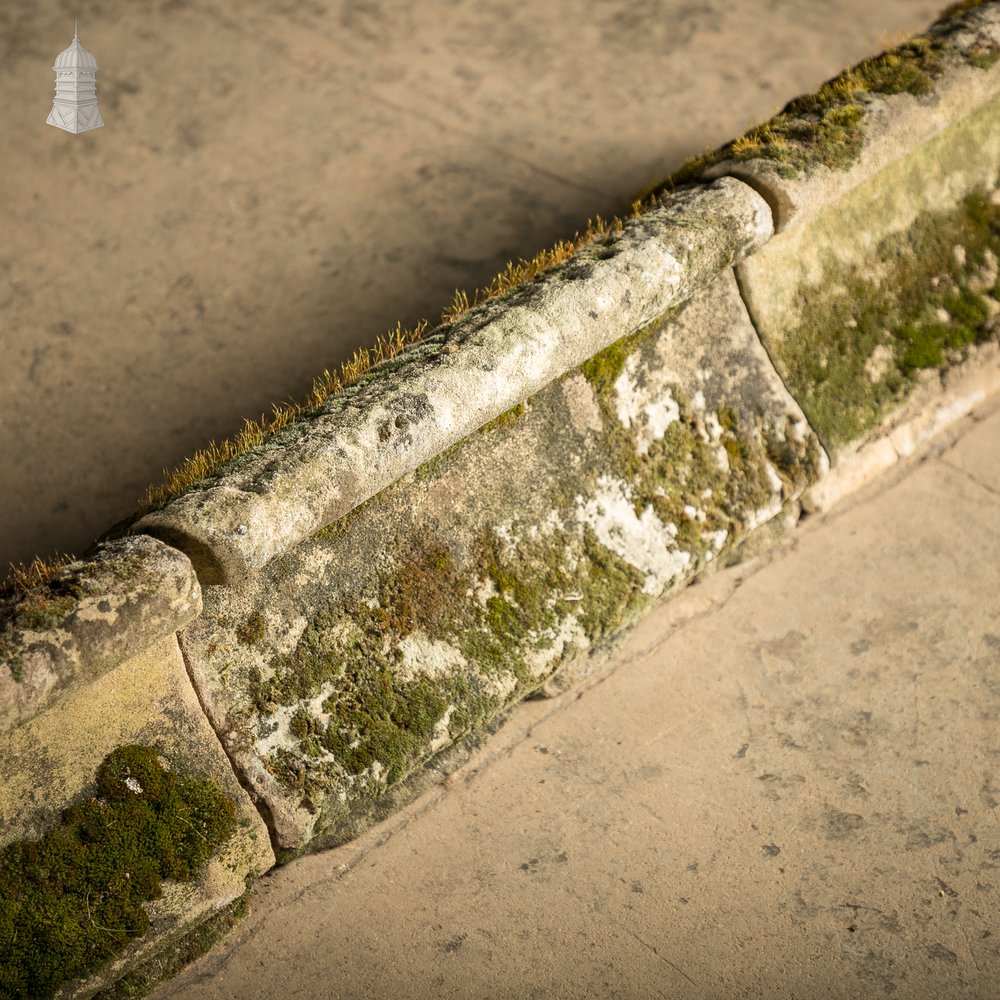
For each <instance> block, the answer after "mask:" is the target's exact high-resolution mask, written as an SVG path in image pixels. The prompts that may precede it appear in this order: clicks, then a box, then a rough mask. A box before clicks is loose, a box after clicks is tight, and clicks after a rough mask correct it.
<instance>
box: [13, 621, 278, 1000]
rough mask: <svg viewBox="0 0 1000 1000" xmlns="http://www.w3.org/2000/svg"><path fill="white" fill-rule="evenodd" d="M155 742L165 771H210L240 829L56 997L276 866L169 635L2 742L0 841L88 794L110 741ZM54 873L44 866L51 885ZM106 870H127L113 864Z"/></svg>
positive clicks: (24, 833)
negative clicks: (115, 948) (116, 948)
mask: <svg viewBox="0 0 1000 1000" xmlns="http://www.w3.org/2000/svg"><path fill="white" fill-rule="evenodd" d="M127 744H142V745H145V746H152V747H155V749H156V751H157V754H158V755H159V756H160V757H161V759H162V760H163V761H164V762H165V763H166V765H167V766H169V767H170V768H171V769H173V770H175V771H177V772H178V773H183V774H186V775H199V776H201V777H206V778H210V779H211V780H212V781H213V782H214V783H215V785H216V787H217V788H218V789H220V790H221V791H222V792H223V793H224V794H225V795H226V796H227V797H228V798H229V799H230V800H231V801H232V802H233V803H234V804H235V806H236V814H237V818H238V827H237V830H236V832H235V833H234V834H233V835H232V837H231V838H230V839H229V841H228V842H226V843H225V844H224V845H223V846H222V847H221V848H220V850H219V851H218V852H217V853H216V855H215V856H214V857H213V858H211V859H210V860H209V862H208V863H207V864H206V866H205V868H204V869H203V870H202V871H201V873H200V875H199V876H198V877H197V878H196V879H195V880H194V881H192V882H188V883H181V882H165V883H164V886H163V895H162V896H161V897H160V898H159V899H156V900H153V901H152V902H150V903H148V904H146V906H147V912H148V914H149V917H150V928H149V930H148V931H147V932H146V933H145V934H144V935H142V936H141V937H139V938H136V939H135V940H134V942H133V943H132V944H131V945H130V946H129V947H128V949H127V950H126V951H125V952H123V953H122V954H121V955H120V956H119V957H118V958H117V959H115V960H113V961H111V962H109V963H108V965H107V966H105V968H104V969H103V970H102V971H101V972H100V973H99V974H97V975H95V976H94V977H92V978H91V979H89V980H87V981H86V982H85V983H79V982H74V983H72V984H69V985H67V986H66V987H65V988H64V989H63V990H62V991H60V998H61V1000H64V998H70V997H89V996H91V995H92V994H93V993H94V992H95V991H96V990H97V989H98V988H100V987H101V986H104V985H106V984H107V983H109V982H113V981H114V980H115V979H117V978H118V977H120V976H121V975H122V974H124V973H125V972H126V971H128V969H129V968H131V967H132V966H133V965H134V964H135V963H137V962H139V961H141V960H143V959H144V958H145V957H147V956H149V955H150V954H151V953H155V952H156V951H157V950H158V949H161V948H164V947H166V946H168V945H170V944H171V942H172V941H174V940H175V939H176V938H177V936H178V935H180V934H182V933H183V932H184V931H186V930H190V929H191V928H192V927H193V926H195V925H196V924H197V923H198V922H199V921H200V920H202V919H204V918H206V917H208V916H210V915H211V914H212V913H214V912H215V911H217V910H218V909H219V908H221V907H223V906H226V905H227V904H228V903H230V902H232V901H233V900H235V899H237V898H238V897H240V896H242V895H243V893H244V892H245V891H246V888H247V886H248V884H249V882H252V880H253V879H255V878H257V877H259V876H260V875H262V874H263V873H264V872H265V871H267V870H268V869H269V868H270V867H271V866H272V865H273V864H274V854H273V853H272V851H271V845H270V841H269V837H268V832H267V828H266V826H265V825H264V822H263V821H262V819H261V818H260V815H259V814H258V813H257V810H256V809H255V808H254V807H253V805H252V803H251V802H250V799H249V797H248V796H247V794H246V793H245V792H244V791H243V789H242V788H241V787H240V785H239V782H238V781H237V780H236V776H235V775H234V773H233V770H232V767H231V766H230V764H229V761H228V760H227V759H226V755H225V753H223V750H222V747H221V746H220V745H219V741H218V739H217V738H216V736H215V733H214V732H213V731H212V728H211V726H210V725H209V723H208V720H207V719H206V718H205V714H204V712H203V711H202V709H201V706H200V705H199V704H198V699H197V697H196V695H195V692H194V690H193V688H192V687H191V683H190V681H189V679H188V676H187V673H186V671H185V668H184V662H183V659H182V657H181V652H180V649H179V648H178V645H177V639H176V637H175V636H174V635H168V636H166V637H165V638H161V639H159V640H158V641H156V642H155V643H153V644H152V645H151V646H149V647H148V648H147V649H145V650H144V651H143V652H141V653H139V654H138V655H136V656H131V657H129V658H127V659H125V660H124V661H123V662H121V663H120V664H119V665H118V666H117V667H116V669H114V670H108V671H106V672H104V673H103V674H100V675H99V676H95V677H93V678H91V680H90V683H89V684H87V686H86V687H82V688H81V687H76V688H73V689H70V690H69V691H67V692H66V693H65V694H64V696H63V697H62V698H60V699H59V700H58V701H57V702H54V703H52V704H50V705H48V706H47V707H46V709H45V711H43V712H41V713H39V714H37V715H35V716H34V717H33V718H32V719H30V720H29V721H27V722H26V723H25V724H23V725H21V726H18V727H17V728H15V729H13V730H12V731H10V732H9V733H5V734H4V738H3V739H2V740H0V846H4V845H7V844H9V843H11V842H12V841H15V840H19V839H22V838H30V839H37V838H40V837H42V836H44V835H45V833H46V832H47V831H48V830H49V829H51V827H52V826H53V824H55V823H56V822H57V821H58V818H59V815H60V813H61V812H62V810H63V809H65V808H67V807H68V806H70V805H72V804H74V803H76V802H79V801H81V800H82V799H85V798H87V797H88V796H90V795H92V794H93V793H94V783H95V775H96V772H97V769H98V767H99V765H100V763H101V762H102V761H103V759H104V758H105V757H106V756H107V755H108V754H109V753H110V752H111V751H112V750H114V749H115V748H116V747H119V746H123V745H127ZM59 877H60V875H59V872H56V871H53V872H50V878H51V880H52V884H53V886H54V887H58V885H59ZM107 877H108V878H109V879H111V880H113V879H115V878H122V877H125V878H127V877H128V873H127V872H126V873H122V872H111V873H108V875H107Z"/></svg>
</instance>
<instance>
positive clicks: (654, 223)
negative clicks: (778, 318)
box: [135, 178, 771, 583]
mask: <svg viewBox="0 0 1000 1000" xmlns="http://www.w3.org/2000/svg"><path fill="white" fill-rule="evenodd" d="M770 235H771V220H770V211H769V210H768V208H767V205H766V203H765V202H764V201H763V199H762V198H760V196H759V195H757V194H756V193H755V192H754V191H753V190H752V189H750V188H748V187H746V185H744V184H742V183H741V182H739V181H735V180H733V179H731V178H724V179H722V180H720V181H716V182H715V183H713V184H712V185H711V186H708V187H704V188H701V189H698V190H691V191H686V192H683V193H678V194H677V195H674V196H670V197H669V198H667V199H665V203H664V204H663V205H662V207H660V208H658V209H655V210H653V211H651V212H649V213H647V214H646V215H644V216H642V217H641V218H639V219H638V220H632V221H630V222H628V223H627V224H626V226H625V228H624V230H623V232H622V233H621V234H620V235H618V236H616V237H613V238H611V239H609V240H608V241H603V242H602V243H600V244H597V245H592V246H589V247H586V248H584V249H583V250H582V251H580V252H579V253H578V254H577V255H575V256H574V258H573V259H571V260H569V261H566V262H564V263H563V264H561V265H558V266H556V267H555V268H553V269H552V270H551V271H550V272H548V273H546V274H544V275H543V276H541V277H540V278H539V279H538V280H536V281H534V282H531V283H529V284H527V285H523V286H520V287H518V288H516V289H514V290H513V291H512V292H511V293H509V294H508V295H506V296H504V297H502V298H501V299H495V300H492V301H489V302H487V303H485V304H484V305H482V306H480V307H477V308H475V309H473V310H472V311H471V312H470V313H468V314H466V315H465V316H463V317H461V318H460V319H459V320H457V321H456V322H455V323H454V324H449V325H446V326H444V327H441V328H439V329H438V330H437V331H436V332H435V333H432V334H430V335H429V336H428V337H427V338H426V339H425V341H424V342H423V343H422V344H420V345H418V346H417V347H416V348H414V349H413V350H412V351H410V352H407V354H406V355H404V356H401V357H400V358H399V359H397V360H396V361H394V362H392V363H390V365H383V366H380V368H379V369H376V370H375V371H374V372H373V373H372V374H371V375H370V376H369V377H367V378H366V379H364V380H363V382H361V383H359V384H358V385H356V386H354V387H351V388H350V389H348V390H347V391H345V392H344V393H343V394H342V395H340V396H337V397H334V398H333V399H332V400H330V401H329V402H328V403H327V404H326V405H325V407H324V411H323V413H322V414H321V415H320V416H318V417H316V418H315V419H312V420H309V421H307V422H303V423H301V424H299V425H295V426H293V427H292V428H290V429H289V430H288V431H287V433H283V434H281V435H278V436H277V437H276V438H274V439H273V441H272V442H271V443H269V445H266V446H264V447H263V448H262V449H260V450H259V451H258V452H255V453H251V454H250V455H248V456H245V457H244V458H243V459H241V460H239V461H238V462H237V463H236V464H235V465H234V467H233V468H232V469H231V471H228V472H227V473H226V474H225V475H224V476H223V477H222V478H221V479H219V480H217V481H209V482H208V483H207V484H206V485H205V486H204V487H203V488H195V489H193V490H192V491H191V492H189V493H187V494H185V495H183V496H181V497H179V498H177V499H175V500H173V501H171V502H170V503H169V504H168V505H167V506H166V507H165V508H163V509H161V510H159V511H155V512H153V513H150V514H148V515H146V516H145V517H143V518H142V519H141V520H140V521H139V522H138V524H137V525H136V526H135V530H137V531H146V532H149V533H150V534H154V535H156V536H158V537H161V538H163V539H164V540H166V541H168V542H169V543H171V544H174V545H176V546H178V547H179V548H181V549H182V550H184V551H185V552H187V554H188V555H189V556H190V557H191V559H192V561H193V562H194V564H195V567H196V569H197V571H198V573H199V577H200V578H201V580H202V582H203V583H221V582H227V583H231V582H234V581H237V580H239V579H241V578H242V577H244V576H245V575H246V574H247V573H250V572H253V571H255V570H258V569H260V568H261V567H262V566H264V565H266V564H267V563H268V562H269V561H270V560H271V559H274V558H275V557H277V556H279V555H281V554H282V553H283V552H285V551H287V550H288V549H289V548H290V547H292V546H294V545H295V544H297V543H298V542H300V541H302V540H303V539H304V538H307V537H308V536H309V535H310V534H312V533H313V532H314V531H316V530H318V529H320V528H322V527H323V526H324V525H326V524H329V523H330V522H331V521H333V520H335V519H336V518H338V517H341V516H343V515H344V514H346V513H347V512H348V511H349V510H351V509H352V508H354V507H356V506H357V505H358V504H359V503H361V502H362V501H364V500H366V499H368V498H369V497H371V496H373V495H374V494H375V493H377V492H378V491H379V490H381V489H383V488H385V487H386V486H388V485H389V484H390V483H392V482H394V481H395V480H396V479H398V478H399V477H400V476H402V475H405V474H406V473H407V472H410V471H412V470H413V469H414V468H416V467H417V466H418V465H420V464H421V463H422V462H425V461H427V460H429V459H431V458H433V457H434V456H435V455H437V454H438V453H440V452H441V451H443V450H444V449H446V448H447V447H449V446H450V445H452V444H454V443H455V442H456V441H458V440H460V439H461V438H463V437H465V436H466V435H468V434H471V433H472V432H473V431H475V430H476V429H477V428H478V427H480V426H482V425H483V424H485V423H487V422H488V421H490V420H492V419H493V418H495V417H497V416H498V415H500V414H501V413H503V412H505V411H506V410H508V409H510V408H511V407H513V406H515V405H517V404H518V403H520V402H522V401H523V400H524V399H526V398H527V397H528V396H531V395H532V394H533V393H536V392H538V391H539V390H541V389H542V388H544V387H545V386H546V385H548V384H549V383H550V382H551V381H552V380H553V379H555V378H557V377H558V376H560V375H562V374H563V373H564V372H566V371H568V370H570V369H572V368H573V367H575V366H576V365H579V364H580V363H581V362H583V361H585V360H586V359H587V358H589V357H590V356H591V355H593V354H595V353H596V352H598V351H600V350H601V349H602V348H604V347H607V346H608V344H610V343H612V342H613V341H616V340H618V339H619V338H620V337H622V336H624V335H626V334H628V333H631V332H632V331H633V330H635V329H637V328H639V327H641V326H643V325H644V324H646V323H649V322H650V321H652V320H653V319H655V318H656V317H657V316H659V315H661V314H662V313H663V312H664V311H665V310H667V309H669V308H671V307H673V306H676V305H679V304H680V303H682V302H684V301H685V300H686V299H688V298H690V296H691V295H692V294H693V293H694V292H696V291H697V290H698V289H700V288H701V287H703V286H704V285H706V284H707V283H708V282H710V281H711V280H713V279H714V277H715V276H716V275H717V274H718V272H719V271H720V270H721V269H723V268H726V267H729V266H731V265H732V264H733V263H735V262H736V261H739V260H741V259H743V257H745V256H746V255H747V254H748V253H751V252H752V251H754V250H755V249H757V248H758V247H759V246H761V245H762V244H763V243H764V242H766V240H767V239H768V238H769V236H770ZM389 372H391V374H389Z"/></svg>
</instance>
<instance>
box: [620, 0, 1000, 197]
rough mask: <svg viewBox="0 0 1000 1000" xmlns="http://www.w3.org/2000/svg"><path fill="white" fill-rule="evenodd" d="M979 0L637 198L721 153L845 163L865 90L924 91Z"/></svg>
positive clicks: (861, 130) (777, 162) (682, 180)
mask: <svg viewBox="0 0 1000 1000" xmlns="http://www.w3.org/2000/svg"><path fill="white" fill-rule="evenodd" d="M980 6H982V0H979V2H972V3H962V4H955V5H953V6H952V7H949V8H948V9H947V10H945V11H944V13H943V14H942V15H941V17H940V18H939V19H938V21H937V22H935V24H934V25H932V26H931V27H930V28H929V29H928V31H926V32H925V33H924V34H921V35H917V36H915V37H913V38H911V39H909V40H907V41H906V42H904V43H903V44H901V45H899V46H896V47H895V48H893V49H890V50H888V51H886V52H883V53H881V54H880V55H877V56H874V57H872V58H869V59H865V60H863V61H862V62H860V63H858V64H857V65H855V66H852V67H851V68H850V69H847V70H844V71H843V72H842V73H839V74H838V75H837V76H835V77H833V78H832V79H831V80H828V81H827V82H826V83H824V84H823V85H822V86H821V87H820V88H819V89H818V90H817V91H816V92H815V93H812V94H806V95H803V96H801V97H797V98H795V99H794V100H792V101H790V102H789V103H788V104H787V105H785V107H784V108H782V110H781V111H780V112H779V113H778V114H777V115H775V116H774V117H773V118H771V119H769V120H768V121H766V122H764V123H762V124H760V125H757V126H755V127H754V128H752V129H750V130H749V131H747V132H745V133H744V134H743V135H742V136H740V137H739V138H737V139H734V140H732V141H731V142H728V143H726V144H725V145H724V146H721V147H719V148H718V149H715V150H712V151H710V152H706V153H703V154H701V155H698V156H694V157H691V158H689V159H688V160H686V161H685V162H684V163H683V164H682V165H681V166H680V167H679V168H678V169H677V170H676V171H674V172H673V173H672V174H670V175H669V176H668V177H666V178H665V179H664V180H662V181H658V182H656V183H654V184H651V185H649V186H648V187H647V188H646V189H645V190H644V191H642V192H641V193H640V194H638V195H637V200H638V201H640V202H644V201H646V200H648V199H649V198H650V196H652V195H654V194H656V193H660V192H663V191H671V190H673V189H675V188H677V187H679V186H681V185H684V184H688V183H691V182H693V181H697V180H699V179H700V178H702V177H703V176H705V174H706V171H707V170H708V169H709V168H710V167H712V166H713V165H715V164H718V163H723V162H727V161H731V162H734V163H746V162H748V161H753V160H768V161H770V162H771V163H772V164H773V165H774V166H775V169H776V171H777V173H778V174H779V176H782V177H786V178H790V177H794V176H796V175H798V174H801V173H803V172H806V171H809V170H810V169H812V168H813V167H815V166H818V165H822V166H825V167H829V168H831V169H833V170H843V169H845V168H847V167H849V166H851V165H852V164H853V163H854V162H856V160H857V159H858V157H859V155H860V153H861V150H862V148H863V146H864V143H865V134H866V122H865V119H866V114H867V110H868V105H869V104H870V102H871V98H872V97H875V96H892V95H896V94H911V95H913V96H915V97H925V96H927V95H929V94H931V93H932V92H933V90H934V87H935V82H936V81H937V79H938V78H939V77H940V76H941V75H942V73H943V72H945V70H946V67H947V65H948V62H947V56H948V54H949V53H950V52H952V51H953V50H954V49H955V46H954V45H953V36H954V32H955V30H956V27H957V26H958V25H957V22H958V21H959V19H960V18H961V16H962V15H963V14H966V13H967V12H968V11H970V10H973V9H974V8H976V7H980ZM957 51H958V52H959V55H960V58H961V61H962V62H964V63H966V64H968V65H970V66H973V67H975V68H976V69H981V70H982V69H989V68H990V67H991V66H992V65H993V64H994V63H995V62H996V61H997V59H998V58H1000V48H998V47H997V46H996V45H995V44H993V43H992V42H985V43H983V44H978V45H971V46H963V47H961V48H960V49H958V50H957Z"/></svg>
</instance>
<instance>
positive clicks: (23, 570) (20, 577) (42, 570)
mask: <svg viewBox="0 0 1000 1000" xmlns="http://www.w3.org/2000/svg"><path fill="white" fill-rule="evenodd" d="M75 560H76V556H74V555H71V554H69V553H57V554H56V555H54V556H50V557H49V558H48V559H43V558H42V557H41V556H35V558H34V559H32V560H31V562H30V563H23V562H19V563H11V564H10V569H9V571H8V573H7V576H6V577H5V578H4V579H3V580H0V599H2V598H5V597H13V596H15V595H17V594H25V593H27V592H28V591H29V590H32V589H33V588H35V587H38V586H40V585H41V584H43V583H47V582H48V581H49V580H51V579H52V577H54V576H55V575H56V573H58V572H59V571H60V570H61V569H64V568H65V567H66V566H68V565H69V564H70V563H71V562H74V561H75Z"/></svg>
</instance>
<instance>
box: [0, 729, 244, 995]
mask: <svg viewBox="0 0 1000 1000" xmlns="http://www.w3.org/2000/svg"><path fill="white" fill-rule="evenodd" d="M235 829H236V809H235V806H234V804H233V803H232V802H231V801H230V800H229V799H228V798H227V797H226V796H225V795H223V794H222V792H221V791H219V789H218V788H217V787H216V786H215V785H214V783H213V782H211V781H210V780H208V779H206V778H200V777H185V776H180V775H176V774H174V773H173V772H171V771H167V770H165V769H164V767H163V766H162V765H161V764H160V761H159V759H158V757H157V755H156V752H155V751H154V750H153V749H152V748H151V747H146V746H138V745H131V746H122V747H118V748H117V749H116V750H114V751H113V752H112V753H111V754H109V755H108V757H107V758H106V759H105V760H104V762H103V763H102V764H101V766H100V768H99V770H98V773H97V787H96V790H95V794H94V795H93V797H91V798H90V799H88V800H86V801H84V802H81V803H79V804H77V805H73V806H71V807H70V808H69V809H67V810H66V811H65V812H64V813H63V816H62V818H61V820H60V822H59V823H58V825H56V826H55V827H53V828H52V829H51V830H50V831H49V832H48V833H47V834H46V835H45V836H44V837H43V838H42V839H41V840H19V841H15V842H13V843H10V844H8V845H7V846H6V847H4V848H2V849H0V954H2V955H3V960H2V962H0V995H2V996H3V997H9V998H12V1000H14V998H17V1000H22V998H23V1000H39V998H42V997H51V996H53V995H54V994H55V992H56V991H57V990H58V989H59V987H60V986H62V985H63V984H64V983H67V982H69V981H70V980H73V979H79V978H83V977H86V976H89V975H91V974H93V973H95V972H97V971H98V970H99V969H100V968H102V966H104V965H105V964H106V963H107V962H109V961H110V960H112V959H114V958H115V957H116V956H118V955H119V954H121V952H122V951H124V950H125V948H126V947H127V946H128V944H129V942H130V941H131V940H133V939H134V938H137V937H140V936H141V935H142V934H144V933H145V932H146V931H147V930H148V928H149V917H148V916H147V914H146V911H145V908H144V906H143V904H144V903H146V902H149V901H150V900H153V899H157V898H158V897H159V896H160V895H161V892H162V881H163V880H164V879H171V880H176V881H181V882H187V881H190V880H191V879H192V878H194V877H195V875H196V874H197V872H198V871H199V869H200V868H201V866H202V865H203V864H204V863H205V862H206V861H207V860H208V859H209V858H210V857H211V856H212V855H213V854H214V853H215V852H216V851H217V850H218V849H219V847H220V846H221V845H222V844H223V843H224V842H225V841H226V840H227V839H228V838H229V836H230V835H231V834H232V833H233V832H234V831H235Z"/></svg>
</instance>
